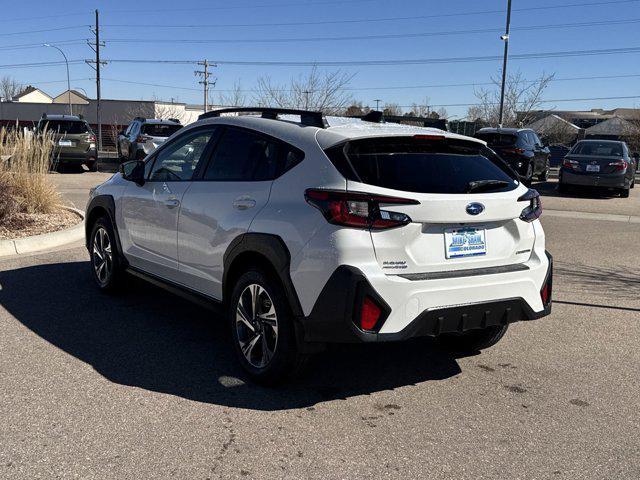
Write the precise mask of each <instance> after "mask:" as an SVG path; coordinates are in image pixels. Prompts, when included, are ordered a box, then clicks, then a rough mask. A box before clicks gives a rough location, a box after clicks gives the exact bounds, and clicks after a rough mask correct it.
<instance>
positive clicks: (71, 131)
mask: <svg viewBox="0 0 640 480" xmlns="http://www.w3.org/2000/svg"><path fill="white" fill-rule="evenodd" d="M45 128H46V129H47V130H48V131H49V132H53V133H60V134H65V135H75V134H82V133H89V132H90V131H91V130H90V129H89V125H87V122H81V121H77V120H75V121H74V120H49V121H46V122H43V123H42V124H41V128H40V131H43V130H44V129H45Z"/></svg>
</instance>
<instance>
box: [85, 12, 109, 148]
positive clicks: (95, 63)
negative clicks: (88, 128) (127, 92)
mask: <svg viewBox="0 0 640 480" xmlns="http://www.w3.org/2000/svg"><path fill="white" fill-rule="evenodd" d="M91 32H92V33H93V34H94V35H95V43H92V42H90V41H89V40H87V45H89V47H91V50H93V51H94V52H95V54H96V59H95V60H85V62H86V63H87V64H89V65H90V66H91V68H93V69H94V70H95V71H96V123H97V124H98V155H99V154H100V153H99V152H100V150H102V115H101V112H100V106H101V105H100V101H101V98H102V96H101V94H100V66H101V65H106V64H107V62H104V61H101V60H100V47H104V42H102V43H101V42H100V17H99V14H98V10H97V9H96V25H95V28H94V29H91Z"/></svg>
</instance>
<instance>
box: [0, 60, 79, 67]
mask: <svg viewBox="0 0 640 480" xmlns="http://www.w3.org/2000/svg"><path fill="white" fill-rule="evenodd" d="M79 63H84V60H69V65H77V64H79ZM55 65H65V62H33V63H13V64H8V65H0V69H5V68H31V67H53V66H55Z"/></svg>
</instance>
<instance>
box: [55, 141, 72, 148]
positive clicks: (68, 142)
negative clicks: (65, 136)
mask: <svg viewBox="0 0 640 480" xmlns="http://www.w3.org/2000/svg"><path fill="white" fill-rule="evenodd" d="M58 145H60V146H61V147H72V146H73V142H72V141H71V140H60V141H59V142H58Z"/></svg>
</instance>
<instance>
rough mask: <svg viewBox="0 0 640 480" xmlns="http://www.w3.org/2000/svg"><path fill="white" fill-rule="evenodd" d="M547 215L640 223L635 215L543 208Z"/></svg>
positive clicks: (639, 219)
mask: <svg viewBox="0 0 640 480" xmlns="http://www.w3.org/2000/svg"><path fill="white" fill-rule="evenodd" d="M543 215H545V216H549V217H564V218H584V219H586V220H605V221H609V222H624V223H640V216H637V215H616V214H612V213H591V212H571V211H566V210H549V209H546V210H544V213H543Z"/></svg>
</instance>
